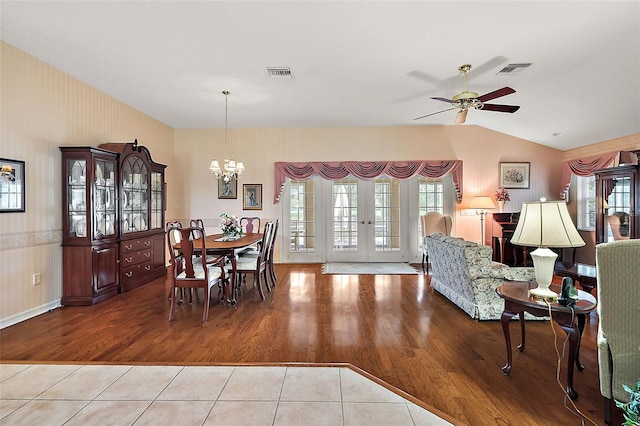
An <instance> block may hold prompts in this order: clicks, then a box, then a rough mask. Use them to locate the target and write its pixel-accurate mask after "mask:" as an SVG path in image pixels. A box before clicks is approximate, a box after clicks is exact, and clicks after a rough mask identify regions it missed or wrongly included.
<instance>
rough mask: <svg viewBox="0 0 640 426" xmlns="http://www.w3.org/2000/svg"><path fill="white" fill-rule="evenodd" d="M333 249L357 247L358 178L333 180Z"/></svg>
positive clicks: (352, 248) (353, 248)
mask: <svg viewBox="0 0 640 426" xmlns="http://www.w3.org/2000/svg"><path fill="white" fill-rule="evenodd" d="M331 200H332V204H331V205H332V206H333V239H332V241H333V250H334V251H355V250H357V249H358V180H357V179H342V180H338V181H334V182H333V186H332V190H331Z"/></svg>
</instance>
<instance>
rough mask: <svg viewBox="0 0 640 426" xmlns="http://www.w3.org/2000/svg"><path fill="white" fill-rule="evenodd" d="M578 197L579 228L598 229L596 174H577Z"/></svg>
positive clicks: (583, 229)
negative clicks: (584, 175)
mask: <svg viewBox="0 0 640 426" xmlns="http://www.w3.org/2000/svg"><path fill="white" fill-rule="evenodd" d="M575 179H576V183H577V185H576V187H577V198H578V229H580V230H582V231H595V229H596V178H595V176H586V177H583V176H575Z"/></svg>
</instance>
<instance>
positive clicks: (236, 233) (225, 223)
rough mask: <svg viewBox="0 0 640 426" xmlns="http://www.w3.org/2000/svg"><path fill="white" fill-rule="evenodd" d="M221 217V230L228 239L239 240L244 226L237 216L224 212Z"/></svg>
mask: <svg viewBox="0 0 640 426" xmlns="http://www.w3.org/2000/svg"><path fill="white" fill-rule="evenodd" d="M220 218H221V220H220V231H222V234H223V235H224V237H225V238H226V239H227V240H237V239H238V238H240V237H241V236H242V227H241V226H240V221H239V220H238V217H237V216H235V215H228V214H226V213H222V214H221V215H220Z"/></svg>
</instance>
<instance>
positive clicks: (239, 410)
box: [0, 364, 451, 426]
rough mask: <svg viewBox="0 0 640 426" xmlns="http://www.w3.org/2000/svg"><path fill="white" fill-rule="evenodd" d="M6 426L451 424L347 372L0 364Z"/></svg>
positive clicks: (1, 415) (1, 420)
mask: <svg viewBox="0 0 640 426" xmlns="http://www.w3.org/2000/svg"><path fill="white" fill-rule="evenodd" d="M0 424H2V425H5V424H7V425H30V426H32V425H47V426H48V425H107V424H109V425H133V424H135V425H177V424H179V425H181V426H182V425H251V426H258V425H278V426H280V425H305V426H306V425H367V426H369V425H371V426H373V425H385V426H387V425H394V426H401V425H449V424H451V423H449V422H447V421H445V420H444V419H442V418H440V417H438V416H437V415H435V414H433V413H431V412H430V411H428V410H426V409H424V408H422V407H420V406H418V405H416V404H414V403H412V402H411V401H408V400H407V399H405V398H403V397H401V396H399V395H398V394H396V393H394V392H392V391H390V390H388V389H386V388H385V387H383V386H380V385H379V384H377V383H376V382H374V381H372V380H370V379H368V378H366V377H364V376H362V375H361V374H358V373H357V372H355V371H353V370H351V369H350V368H347V367H286V366H283V367H280V366H276V367H271V366H269V367H262V366H246V367H234V366H132V365H52V364H46V365H43V364H0Z"/></svg>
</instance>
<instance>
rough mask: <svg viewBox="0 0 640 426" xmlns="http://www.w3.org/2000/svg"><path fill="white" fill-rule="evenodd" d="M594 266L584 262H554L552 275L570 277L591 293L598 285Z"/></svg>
mask: <svg viewBox="0 0 640 426" xmlns="http://www.w3.org/2000/svg"><path fill="white" fill-rule="evenodd" d="M596 273H597V272H596V267H595V266H593V265H587V264H585V263H573V262H556V265H555V267H554V269H553V275H557V276H559V277H571V278H572V279H574V280H575V281H578V282H579V283H580V287H582V288H583V289H585V290H586V291H587V292H589V293H591V292H592V291H593V289H594V288H596V287H597V286H598V281H597V275H596Z"/></svg>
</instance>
